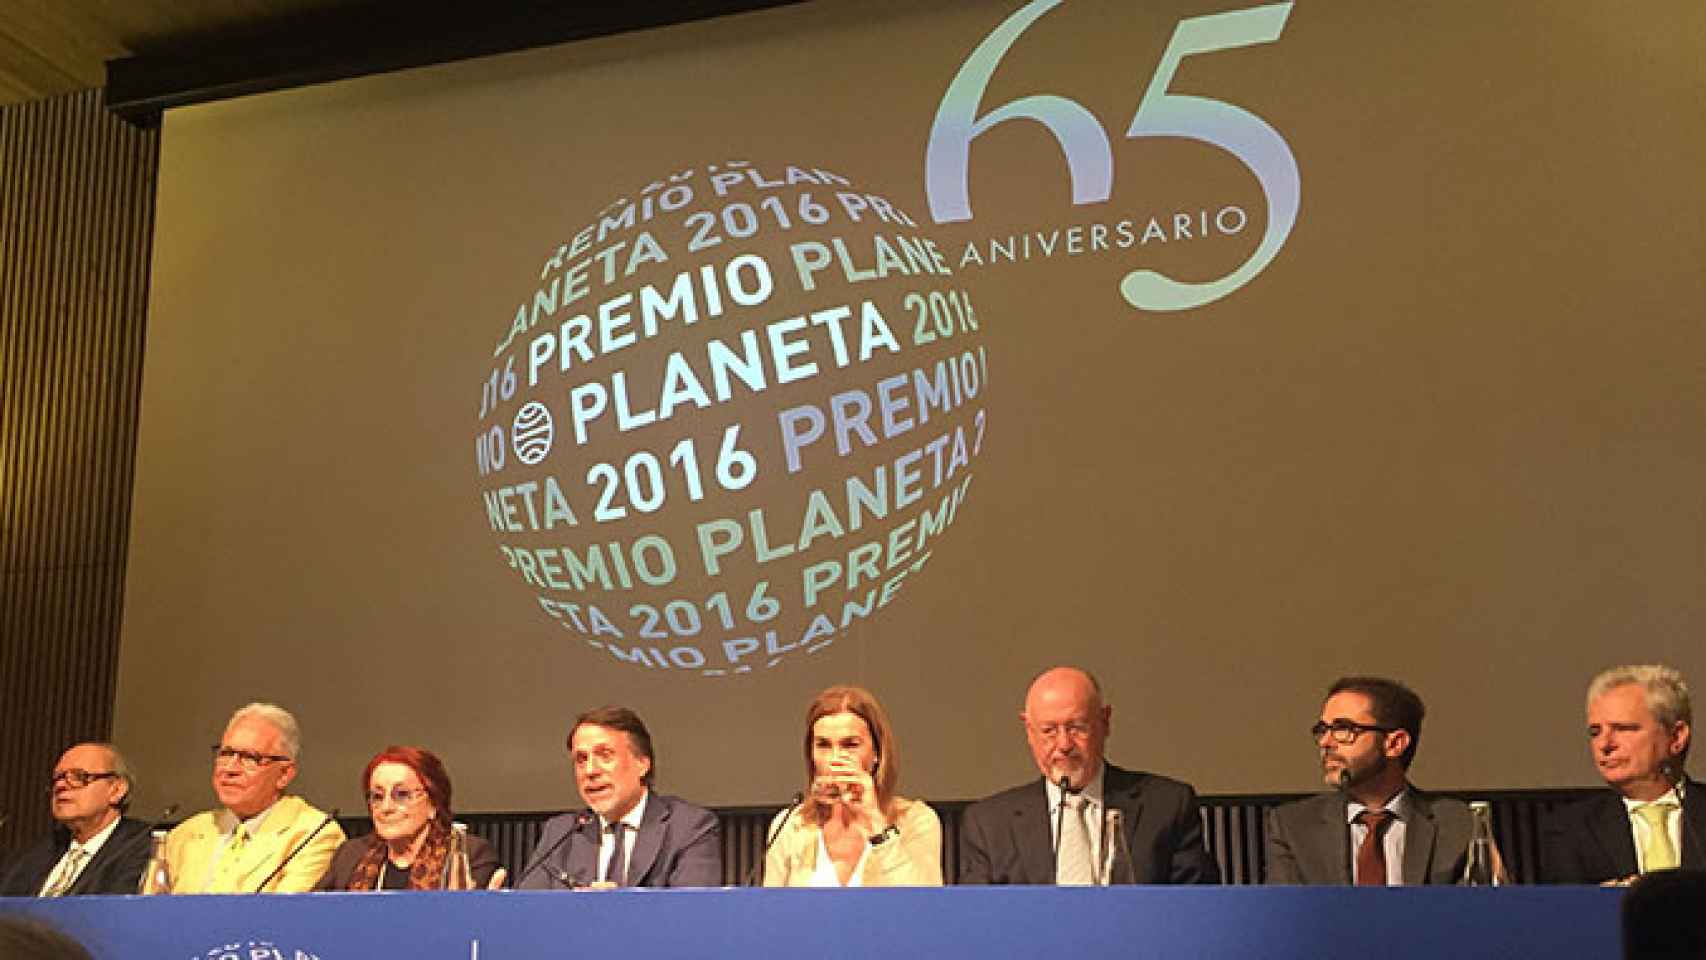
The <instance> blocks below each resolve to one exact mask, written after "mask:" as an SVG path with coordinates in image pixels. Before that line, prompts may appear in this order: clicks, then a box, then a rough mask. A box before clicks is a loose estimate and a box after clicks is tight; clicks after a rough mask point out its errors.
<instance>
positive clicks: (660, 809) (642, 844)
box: [628, 793, 669, 887]
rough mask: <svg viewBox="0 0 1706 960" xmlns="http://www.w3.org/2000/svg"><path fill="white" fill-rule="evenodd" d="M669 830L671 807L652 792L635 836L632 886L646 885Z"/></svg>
mask: <svg viewBox="0 0 1706 960" xmlns="http://www.w3.org/2000/svg"><path fill="white" fill-rule="evenodd" d="M667 832H669V807H668V805H666V804H665V803H664V802H663V798H662V797H660V796H658V795H657V794H655V793H654V794H651V795H650V796H649V797H648V798H647V799H646V812H645V813H644V814H643V815H641V817H640V832H639V835H637V836H636V837H634V856H633V859H631V860H629V861H628V881H629V885H630V886H635V887H640V886H644V885H645V880H646V874H648V873H650V872H651V870H652V865H653V864H655V863H657V860H658V851H660V850H662V849H663V837H664V834H665V833H667Z"/></svg>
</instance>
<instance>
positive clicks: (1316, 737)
mask: <svg viewBox="0 0 1706 960" xmlns="http://www.w3.org/2000/svg"><path fill="white" fill-rule="evenodd" d="M1396 729H1398V728H1397V727H1377V726H1375V725H1374V724H1372V723H1357V722H1355V721H1353V720H1334V721H1333V722H1332V723H1327V722H1325V721H1316V723H1315V726H1313V727H1310V728H1309V739H1310V740H1313V741H1315V742H1317V743H1319V742H1320V741H1321V738H1322V737H1323V736H1325V735H1326V734H1328V733H1331V734H1332V735H1333V742H1334V743H1354V742H1355V741H1356V738H1357V737H1360V736H1362V735H1363V734H1365V733H1368V732H1370V731H1373V732H1375V733H1391V732H1392V731H1394V730H1396Z"/></svg>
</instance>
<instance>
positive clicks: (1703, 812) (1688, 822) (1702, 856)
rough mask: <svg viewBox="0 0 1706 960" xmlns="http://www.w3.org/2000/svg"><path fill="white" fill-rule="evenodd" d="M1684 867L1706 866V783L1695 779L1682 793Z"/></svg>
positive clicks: (1700, 867) (1686, 868)
mask: <svg viewBox="0 0 1706 960" xmlns="http://www.w3.org/2000/svg"><path fill="white" fill-rule="evenodd" d="M1682 867H1683V869H1685V870H1699V869H1702V868H1706V783H1698V782H1696V781H1693V780H1690V781H1688V786H1687V787H1684V788H1683V794H1682Z"/></svg>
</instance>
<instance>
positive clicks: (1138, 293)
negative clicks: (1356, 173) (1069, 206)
mask: <svg viewBox="0 0 1706 960" xmlns="http://www.w3.org/2000/svg"><path fill="white" fill-rule="evenodd" d="M1061 2H1062V0H1031V2H1030V3H1028V4H1026V5H1025V6H1024V7H1023V8H1022V9H1020V10H1019V11H1018V12H1017V13H1015V14H1013V15H1012V16H1010V17H1008V18H1007V19H1006V20H1005V21H1003V22H1002V24H1001V25H1000V26H999V27H996V28H995V30H994V31H993V32H991V33H990V34H989V36H987V37H985V38H984V40H983V42H982V43H980V44H978V47H977V49H976V50H974V51H972V55H971V56H970V57H968V58H967V59H966V62H965V64H964V65H963V66H961V67H960V72H959V73H957V74H955V76H954V81H953V82H952V83H950V84H949V85H948V91H947V93H946V94H944V95H943V97H942V103H941V105H940V106H938V107H937V108H936V122H935V123H934V124H932V125H931V127H930V145H929V147H928V148H927V150H926V152H925V158H924V173H925V190H926V192H927V193H928V194H929V197H930V214H931V216H933V217H934V218H935V219H936V222H937V223H950V222H955V221H960V220H970V219H971V215H972V214H971V199H970V196H969V187H968V185H967V182H966V171H967V167H968V166H969V163H970V157H971V142H972V141H973V140H975V139H976V138H977V137H978V136H980V135H982V134H983V133H984V132H986V131H988V130H989V129H990V128H991V127H994V126H995V125H996V124H999V123H1003V122H1005V121H1008V120H1015V119H1027V120H1035V121H1037V122H1038V123H1041V124H1042V125H1043V126H1045V127H1047V128H1048V131H1049V133H1051V134H1053V135H1054V138H1055V140H1056V141H1058V142H1059V143H1060V147H1061V150H1062V151H1063V152H1064V153H1065V154H1066V165H1067V170H1068V171H1069V173H1070V174H1071V176H1072V202H1073V203H1074V204H1085V203H1100V202H1102V201H1105V200H1107V199H1108V196H1109V194H1110V193H1111V192H1112V190H1113V179H1114V159H1113V149H1112V147H1110V146H1109V144H1108V136H1107V134H1106V133H1105V132H1103V130H1102V125H1101V124H1100V123H1099V122H1098V121H1097V120H1096V118H1095V116H1094V115H1093V114H1091V113H1090V111H1088V110H1086V109H1084V107H1083V106H1082V105H1081V104H1079V103H1078V102H1077V101H1075V100H1071V99H1068V98H1066V97H1059V96H1054V95H1052V94H1040V95H1035V96H1029V97H1021V98H1020V99H1018V100H1014V101H1013V102H1011V103H1007V104H1004V105H1002V106H1000V107H997V108H995V109H994V110H991V111H989V112H988V113H986V114H984V115H983V116H981V117H980V116H978V115H977V110H978V106H979V104H980V102H981V101H982V100H983V94H984V91H985V89H986V88H987V87H988V86H989V79H990V77H991V76H993V75H994V73H995V69H996V67H998V66H999V65H1000V63H1001V58H1002V57H1004V56H1006V55H1007V51H1008V50H1010V49H1011V48H1012V46H1013V44H1014V43H1015V42H1016V41H1017V40H1018V39H1019V35H1020V34H1022V33H1024V32H1025V31H1026V30H1027V29H1029V28H1030V26H1031V25H1032V24H1033V23H1036V22H1037V20H1038V19H1040V18H1041V17H1042V15H1043V14H1045V13H1047V12H1049V11H1050V10H1052V9H1054V8H1055V7H1057V6H1059V5H1060V4H1061ZM1290 14H1291V4H1290V3H1275V4H1270V5H1268V6H1264V7H1252V8H1251V9H1248V10H1233V11H1230V12H1227V13H1216V14H1211V15H1209V16H1203V17H1192V18H1191V19H1189V20H1182V21H1180V22H1179V25H1178V27H1177V28H1176V29H1175V30H1174V31H1173V39H1172V41H1171V42H1169V43H1168V44H1167V51H1166V52H1165V53H1163V54H1162V55H1161V62H1160V64H1159V65H1157V66H1156V68H1155V75H1154V76H1153V77H1152V78H1151V79H1150V81H1149V89H1148V90H1147V91H1145V92H1144V94H1143V100H1142V101H1141V102H1139V103H1138V105H1137V113H1136V114H1135V115H1133V116H1132V118H1131V126H1130V127H1129V128H1128V129H1127V130H1126V134H1125V135H1126V137H1127V138H1129V139H1136V138H1139V137H1185V138H1188V139H1191V140H1200V141H1202V142H1203V143H1207V144H1211V145H1213V146H1216V147H1219V148H1220V149H1222V150H1225V151H1226V152H1227V153H1230V154H1232V155H1233V156H1234V157H1236V158H1238V160H1239V162H1241V163H1243V164H1244V166H1246V167H1248V168H1249V169H1250V172H1251V173H1252V174H1254V175H1255V177H1256V181H1257V182H1258V183H1259V184H1260V185H1261V187H1262V194H1263V195H1264V196H1265V197H1266V198H1267V201H1268V226H1267V230H1266V232H1264V233H1263V235H1262V240H1261V243H1260V244H1258V245H1257V247H1256V250H1255V252H1254V253H1252V254H1251V255H1250V258H1249V259H1248V260H1246V261H1244V263H1243V265H1242V266H1240V267H1238V269H1236V270H1234V271H1232V272H1231V273H1229V274H1227V275H1226V276H1224V277H1221V278H1220V279H1218V280H1213V281H1209V282H1207V283H1186V282H1183V281H1179V280H1174V279H1172V278H1171V277H1166V276H1163V275H1162V274H1160V273H1157V272H1155V271H1154V270H1133V271H1131V272H1130V273H1128V274H1126V276H1125V279H1124V280H1122V281H1121V282H1120V293H1122V294H1124V295H1125V298H1126V300H1127V302H1129V303H1130V304H1131V305H1132V306H1134V307H1137V308H1138V309H1140V310H1155V311H1166V310H1189V309H1191V308H1192V307H1200V306H1202V305H1203V304H1206V303H1213V302H1214V301H1216V300H1219V299H1220V298H1221V297H1224V296H1226V295H1227V294H1230V293H1232V292H1233V291H1234V290H1237V289H1238V288H1239V287H1242V286H1243V285H1244V284H1246V283H1249V282H1250V281H1251V280H1252V279H1254V278H1255V276H1256V275H1257V274H1258V273H1261V272H1262V269H1263V268H1264V267H1266V266H1267V265H1268V262H1269V261H1270V260H1272V259H1273V258H1274V256H1275V255H1276V254H1278V253H1279V250H1280V248H1281V247H1282V246H1284V245H1285V239H1286V237H1287V236H1288V235H1290V233H1291V228H1292V225H1293V224H1294V223H1296V222H1297V206H1298V194H1299V185H1298V177H1297V161H1296V159H1295V158H1293V157H1292V155H1291V148H1290V147H1289V146H1287V145H1286V142H1285V139H1284V138H1283V137H1281V136H1280V135H1279V133H1278V132H1276V131H1275V130H1274V128H1273V127H1271V126H1269V125H1268V123H1267V121H1265V120H1263V119H1262V118H1261V117H1258V116H1256V115H1255V114H1253V113H1251V112H1249V111H1248V110H1245V109H1243V108H1242V107H1236V106H1233V105H1232V104H1230V103H1226V102H1224V101H1221V100H1212V99H1209V98H1206V97H1193V96H1186V95H1184V94H1178V93H1168V92H1167V88H1168V87H1169V86H1171V85H1172V83H1173V75H1174V74H1175V73H1177V72H1178V69H1179V63H1180V61H1182V60H1184V59H1185V58H1186V57H1188V56H1190V55H1192V54H1196V53H1213V52H1215V51H1219V50H1232V49H1236V48H1238V47H1248V46H1254V45H1255V44H1259V43H1272V42H1273V41H1275V40H1277V39H1279V35H1280V32H1281V31H1282V30H1284V29H1285V21H1286V17H1288V16H1289V15H1290Z"/></svg>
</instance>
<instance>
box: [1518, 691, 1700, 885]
mask: <svg viewBox="0 0 1706 960" xmlns="http://www.w3.org/2000/svg"><path fill="white" fill-rule="evenodd" d="M1693 725H1694V706H1693V703H1692V701H1691V698H1690V697H1689V693H1688V684H1687V683H1686V682H1685V681H1684V680H1683V678H1682V674H1681V673H1680V672H1678V671H1677V670H1676V669H1675V668H1673V667H1667V666H1664V665H1662V664H1629V665H1625V666H1618V667H1612V668H1611V669H1609V670H1606V671H1603V672H1602V673H1600V674H1599V675H1598V676H1596V677H1594V678H1593V681H1592V682H1590V683H1589V684H1588V693H1587V734H1588V749H1589V751H1590V754H1591V756H1592V758H1593V762H1594V767H1595V769H1596V770H1597V771H1598V773H1599V775H1600V778H1601V779H1603V780H1604V781H1605V785H1606V786H1608V787H1610V788H1611V789H1610V790H1605V791H1601V792H1600V793H1599V794H1598V795H1597V796H1593V797H1589V798H1588V799H1586V800H1582V801H1580V802H1578V803H1573V804H1569V805H1567V806H1564V807H1560V808H1559V809H1557V810H1554V811H1552V812H1551V814H1550V815H1548V816H1547V818H1546V820H1545V822H1544V823H1543V824H1542V830H1541V835H1540V864H1541V868H1540V877H1541V879H1542V880H1544V881H1545V882H1547V883H1612V884H1626V883H1632V882H1633V881H1634V880H1635V879H1636V878H1637V877H1639V876H1641V875H1643V874H1649V873H1656V872H1659V871H1662V870H1674V869H1676V868H1678V867H1682V868H1686V869H1690V870H1699V869H1702V868H1706V839H1703V838H1706V783H1701V782H1700V781H1698V780H1690V779H1689V777H1688V772H1687V770H1686V769H1685V768H1686V764H1687V763H1688V747H1689V738H1690V735H1691V731H1692V727H1693Z"/></svg>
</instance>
